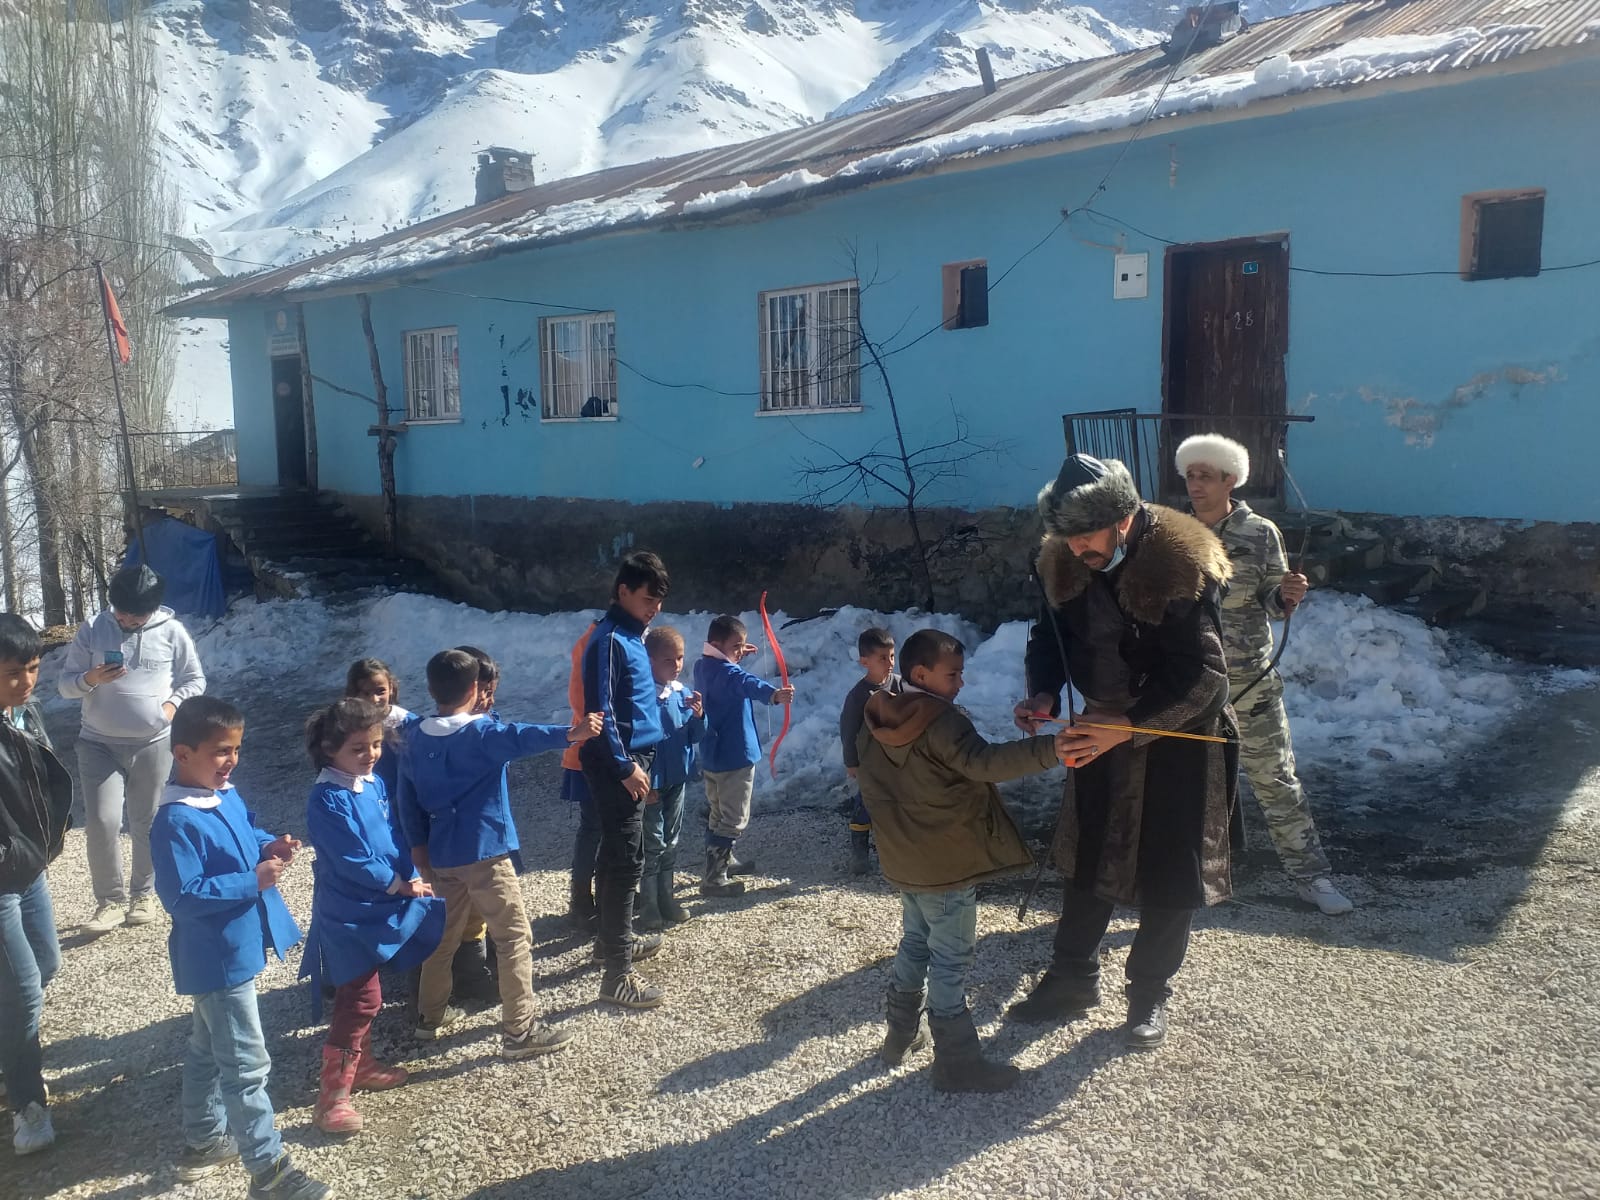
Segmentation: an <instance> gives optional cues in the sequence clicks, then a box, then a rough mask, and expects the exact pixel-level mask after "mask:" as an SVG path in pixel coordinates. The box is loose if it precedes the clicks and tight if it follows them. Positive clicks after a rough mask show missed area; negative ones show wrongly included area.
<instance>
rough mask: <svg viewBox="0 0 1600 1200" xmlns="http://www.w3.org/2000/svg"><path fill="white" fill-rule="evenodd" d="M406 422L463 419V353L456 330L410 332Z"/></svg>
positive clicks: (407, 332)
mask: <svg viewBox="0 0 1600 1200" xmlns="http://www.w3.org/2000/svg"><path fill="white" fill-rule="evenodd" d="M405 339H406V358H405V365H406V420H407V421H459V420H460V419H461V351H460V343H459V341H458V339H457V337H456V331H455V328H454V327H450V328H445V329H411V330H407V331H406V335H405Z"/></svg>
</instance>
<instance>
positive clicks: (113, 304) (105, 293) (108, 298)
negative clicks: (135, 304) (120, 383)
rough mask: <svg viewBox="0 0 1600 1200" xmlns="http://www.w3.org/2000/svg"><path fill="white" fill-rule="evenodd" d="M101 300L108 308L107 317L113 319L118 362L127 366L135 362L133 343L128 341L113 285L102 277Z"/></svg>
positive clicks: (112, 332) (112, 334)
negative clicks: (112, 288)
mask: <svg viewBox="0 0 1600 1200" xmlns="http://www.w3.org/2000/svg"><path fill="white" fill-rule="evenodd" d="M100 299H101V302H102V303H104V304H105V306H106V316H108V317H110V318H111V336H112V337H113V338H115V339H116V343H117V361H118V362H119V363H121V364H122V365H123V366H127V365H128V364H129V363H131V362H132V361H133V343H132V342H130V341H129V340H128V327H127V326H126V325H124V324H123V323H122V310H121V309H120V308H118V307H117V298H116V297H115V296H113V295H112V294H111V285H110V284H109V283H107V282H106V279H105V277H104V276H101V277H100Z"/></svg>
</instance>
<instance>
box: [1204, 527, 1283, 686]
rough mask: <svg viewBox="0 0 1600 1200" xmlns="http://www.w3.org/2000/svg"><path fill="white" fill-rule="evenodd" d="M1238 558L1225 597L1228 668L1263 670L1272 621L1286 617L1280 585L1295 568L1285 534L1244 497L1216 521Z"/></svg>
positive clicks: (1230, 554) (1224, 643) (1224, 644)
mask: <svg viewBox="0 0 1600 1200" xmlns="http://www.w3.org/2000/svg"><path fill="white" fill-rule="evenodd" d="M1213 532H1215V533H1216V535H1217V536H1218V537H1219V538H1221V539H1222V545H1223V548H1224V549H1226V550H1227V552H1228V559H1229V561H1231V562H1232V563H1233V579H1232V580H1231V581H1230V582H1229V584H1228V592H1227V595H1225V596H1224V597H1223V599H1222V648H1223V651H1224V652H1225V653H1226V654H1227V656H1228V673H1229V674H1230V675H1233V676H1235V677H1237V676H1239V675H1240V674H1247V675H1250V676H1252V677H1253V676H1254V675H1257V674H1259V673H1260V672H1261V671H1262V670H1263V669H1264V668H1265V667H1266V665H1267V663H1269V662H1271V661H1272V626H1271V625H1269V624H1268V621H1269V620H1271V621H1281V620H1283V616H1284V613H1283V600H1282V598H1281V597H1280V596H1279V594H1278V585H1279V584H1281V583H1282V582H1283V577H1284V575H1286V574H1287V573H1288V570H1289V559H1288V556H1287V555H1286V554H1285V553H1284V550H1283V535H1282V534H1281V533H1279V532H1278V527H1277V526H1276V525H1274V524H1273V523H1272V522H1271V521H1269V520H1267V518H1265V517H1262V516H1257V515H1256V514H1255V513H1254V512H1252V511H1251V510H1250V506H1249V505H1248V504H1246V503H1245V502H1244V501H1243V500H1235V501H1234V502H1233V511H1232V512H1230V513H1229V514H1228V515H1227V516H1226V517H1224V518H1223V519H1222V521H1221V522H1220V523H1219V524H1217V525H1216V526H1214V527H1213Z"/></svg>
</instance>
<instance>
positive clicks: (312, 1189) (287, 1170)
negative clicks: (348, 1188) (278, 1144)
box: [248, 1154, 333, 1200]
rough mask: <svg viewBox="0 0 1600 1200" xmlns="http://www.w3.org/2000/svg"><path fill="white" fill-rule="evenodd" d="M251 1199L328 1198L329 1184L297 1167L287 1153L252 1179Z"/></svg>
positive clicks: (294, 1199)
mask: <svg viewBox="0 0 1600 1200" xmlns="http://www.w3.org/2000/svg"><path fill="white" fill-rule="evenodd" d="M248 1194H249V1197H250V1200H328V1198H329V1197H330V1196H331V1195H332V1194H333V1193H332V1192H330V1191H329V1190H328V1185H327V1184H325V1183H318V1182H317V1181H316V1180H315V1179H313V1178H311V1176H309V1175H307V1174H306V1173H305V1172H304V1171H301V1170H299V1169H297V1168H296V1167H295V1165H294V1164H293V1163H292V1162H290V1161H289V1156H288V1155H287V1154H285V1155H283V1156H282V1157H281V1158H279V1159H278V1161H277V1162H275V1163H273V1164H272V1165H271V1166H270V1167H268V1168H267V1169H266V1170H265V1171H263V1172H261V1174H259V1175H256V1176H253V1177H252V1178H251V1180H250V1191H249V1193H248Z"/></svg>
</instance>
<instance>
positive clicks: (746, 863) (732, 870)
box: [728, 846, 756, 875]
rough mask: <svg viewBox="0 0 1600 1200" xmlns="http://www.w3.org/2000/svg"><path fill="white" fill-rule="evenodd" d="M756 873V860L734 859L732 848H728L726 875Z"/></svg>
mask: <svg viewBox="0 0 1600 1200" xmlns="http://www.w3.org/2000/svg"><path fill="white" fill-rule="evenodd" d="M755 873H756V860H755V859H753V858H749V859H740V858H735V857H734V854H733V847H732V846H729V847H728V874H729V875H754V874H755Z"/></svg>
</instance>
